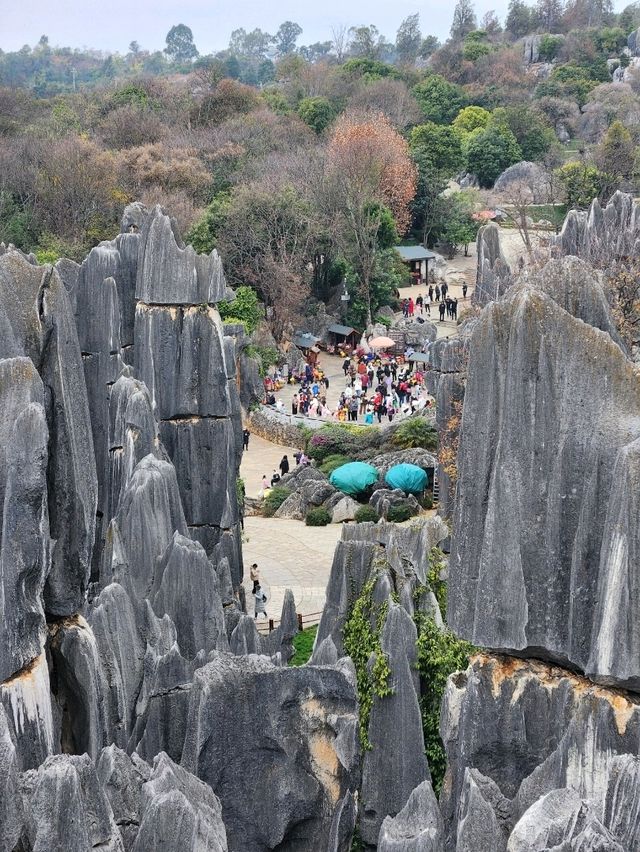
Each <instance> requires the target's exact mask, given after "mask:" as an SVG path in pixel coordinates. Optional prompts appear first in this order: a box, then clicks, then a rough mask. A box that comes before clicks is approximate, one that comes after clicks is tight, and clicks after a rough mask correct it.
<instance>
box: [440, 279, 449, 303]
mask: <svg viewBox="0 0 640 852" xmlns="http://www.w3.org/2000/svg"><path fill="white" fill-rule="evenodd" d="M448 292H449V285H448V284H447V282H446V281H443V282H442V284H441V285H440V293H441V294H442V298H443V299H444V297H445V296H446V295H447V293H448Z"/></svg>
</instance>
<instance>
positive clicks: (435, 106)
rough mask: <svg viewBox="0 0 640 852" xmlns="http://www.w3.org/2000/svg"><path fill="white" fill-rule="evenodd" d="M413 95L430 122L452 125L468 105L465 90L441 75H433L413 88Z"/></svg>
mask: <svg viewBox="0 0 640 852" xmlns="http://www.w3.org/2000/svg"><path fill="white" fill-rule="evenodd" d="M412 91H413V95H414V97H415V98H416V100H417V101H418V103H419V104H420V107H421V109H422V111H423V113H424V115H425V118H427V119H429V121H435V123H436V124H450V123H451V122H452V121H453V119H454V118H455V117H456V115H457V114H458V113H459V112H460V110H461V109H462V108H463V107H465V106H466V105H467V98H466V95H465V93H464V90H463V89H462V88H461V87H460V86H457V85H456V84H455V83H450V82H449V81H448V80H445V78H444V77H441V76H440V75H439V74H432V75H431V76H429V77H427V78H426V80H423V81H422V82H421V83H418V85H417V86H414V87H413V90H412Z"/></svg>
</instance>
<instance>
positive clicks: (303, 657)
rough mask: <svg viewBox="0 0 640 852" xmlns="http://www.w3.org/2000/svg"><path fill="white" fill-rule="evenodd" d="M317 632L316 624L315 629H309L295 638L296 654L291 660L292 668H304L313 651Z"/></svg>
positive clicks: (302, 631)
mask: <svg viewBox="0 0 640 852" xmlns="http://www.w3.org/2000/svg"><path fill="white" fill-rule="evenodd" d="M317 632H318V625H317V624H314V626H313V627H307V628H306V629H305V630H301V631H300V633H297V634H296V635H295V636H294V637H293V647H294V649H295V653H294V655H293V657H291V659H290V660H289V665H290V666H303V665H304V664H305V663H306V662H307V661H308V659H309V658H310V657H311V652H312V651H313V643H314V642H315V640H316V633H317Z"/></svg>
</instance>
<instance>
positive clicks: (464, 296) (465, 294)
mask: <svg viewBox="0 0 640 852" xmlns="http://www.w3.org/2000/svg"><path fill="white" fill-rule="evenodd" d="M468 289H469V288H468V287H467V282H466V281H465V282H464V284H463V285H462V298H463V299H466V298H467V290H468Z"/></svg>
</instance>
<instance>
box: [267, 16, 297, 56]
mask: <svg viewBox="0 0 640 852" xmlns="http://www.w3.org/2000/svg"><path fill="white" fill-rule="evenodd" d="M301 35H302V27H301V26H300V25H299V24H296V23H294V22H293V21H285V22H284V23H282V24H280V26H279V27H278V32H277V33H276V34H275V37H274V42H275V46H276V50H277V52H278V56H287V55H288V54H289V53H294V52H295V49H296V42H297V41H298V39H299V38H300V36H301Z"/></svg>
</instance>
